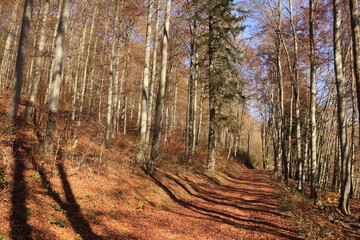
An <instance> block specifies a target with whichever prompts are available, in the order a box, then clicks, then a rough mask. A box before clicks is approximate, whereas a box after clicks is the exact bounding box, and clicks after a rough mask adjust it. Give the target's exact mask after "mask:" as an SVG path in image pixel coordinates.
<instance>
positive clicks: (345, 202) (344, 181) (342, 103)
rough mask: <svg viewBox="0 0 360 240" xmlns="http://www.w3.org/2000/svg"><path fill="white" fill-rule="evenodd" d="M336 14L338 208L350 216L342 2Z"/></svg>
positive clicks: (337, 1) (335, 6)
mask: <svg viewBox="0 0 360 240" xmlns="http://www.w3.org/2000/svg"><path fill="white" fill-rule="evenodd" d="M333 11H334V12H333V14H334V60H335V66H334V68H335V75H336V89H337V102H338V128H339V136H340V149H341V194H340V200H339V206H338V208H339V209H340V211H341V212H342V213H343V214H346V215H348V214H350V208H349V199H350V190H351V161H350V155H349V143H348V137H347V117H346V96H345V88H346V86H345V84H346V82H345V78H344V75H343V66H342V53H341V47H342V43H341V5H340V0H333Z"/></svg>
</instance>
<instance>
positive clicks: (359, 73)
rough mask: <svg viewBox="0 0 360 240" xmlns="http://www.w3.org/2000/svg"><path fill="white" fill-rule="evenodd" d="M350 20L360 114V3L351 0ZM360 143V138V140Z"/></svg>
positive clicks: (359, 110)
mask: <svg viewBox="0 0 360 240" xmlns="http://www.w3.org/2000/svg"><path fill="white" fill-rule="evenodd" d="M349 4H350V18H351V31H352V45H353V48H352V49H353V58H354V59H353V65H354V73H355V82H356V89H357V91H356V92H357V101H358V112H359V113H360V16H359V3H358V1H357V0H349ZM359 133H360V128H359ZM359 141H360V138H359Z"/></svg>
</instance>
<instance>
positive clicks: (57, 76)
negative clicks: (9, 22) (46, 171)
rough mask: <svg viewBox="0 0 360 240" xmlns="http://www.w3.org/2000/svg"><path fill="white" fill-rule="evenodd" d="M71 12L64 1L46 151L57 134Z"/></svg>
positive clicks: (67, 1) (50, 99) (57, 40)
mask: <svg viewBox="0 0 360 240" xmlns="http://www.w3.org/2000/svg"><path fill="white" fill-rule="evenodd" d="M69 12H70V0H64V1H63V5H62V9H61V15H60V21H59V26H58V29H57V34H56V43H55V57H54V68H53V71H54V72H53V73H52V76H53V79H52V81H51V89H50V94H49V114H48V121H47V125H46V133H45V136H46V138H45V142H44V144H45V149H46V150H48V151H49V150H51V148H52V138H53V135H54V133H55V128H56V117H57V111H58V105H59V95H60V86H61V80H62V70H63V56H64V45H65V35H66V31H67V23H68V19H69ZM49 82H50V81H49Z"/></svg>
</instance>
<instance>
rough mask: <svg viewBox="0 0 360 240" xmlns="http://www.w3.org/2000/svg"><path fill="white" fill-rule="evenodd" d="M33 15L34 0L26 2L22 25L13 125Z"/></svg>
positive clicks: (14, 92)
mask: <svg viewBox="0 0 360 240" xmlns="http://www.w3.org/2000/svg"><path fill="white" fill-rule="evenodd" d="M31 13H32V0H26V1H25V6H24V13H23V19H22V24H21V31H20V39H19V46H18V53H17V58H16V63H15V72H16V76H15V86H14V90H13V97H12V101H11V109H10V121H11V122H12V123H13V122H14V120H15V118H16V115H17V112H18V108H19V102H20V94H21V87H22V82H23V75H24V67H25V56H26V42H27V40H28V33H29V28H30V20H31Z"/></svg>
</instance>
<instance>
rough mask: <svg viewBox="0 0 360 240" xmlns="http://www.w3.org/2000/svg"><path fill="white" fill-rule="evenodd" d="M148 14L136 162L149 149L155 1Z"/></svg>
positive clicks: (150, 2)
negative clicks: (151, 55) (148, 124)
mask: <svg viewBox="0 0 360 240" xmlns="http://www.w3.org/2000/svg"><path fill="white" fill-rule="evenodd" d="M147 3H148V14H147V27H146V40H145V41H146V42H145V65H144V75H143V83H142V90H141V92H142V94H141V96H142V97H141V122H140V148H139V152H138V155H137V157H136V163H138V164H141V163H143V162H144V161H145V154H146V152H147V151H148V144H149V143H148V142H147V141H146V131H147V130H148V128H147V123H148V122H147V119H148V115H149V110H148V107H149V79H150V43H151V22H152V5H153V1H152V0H148V2H147Z"/></svg>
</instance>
